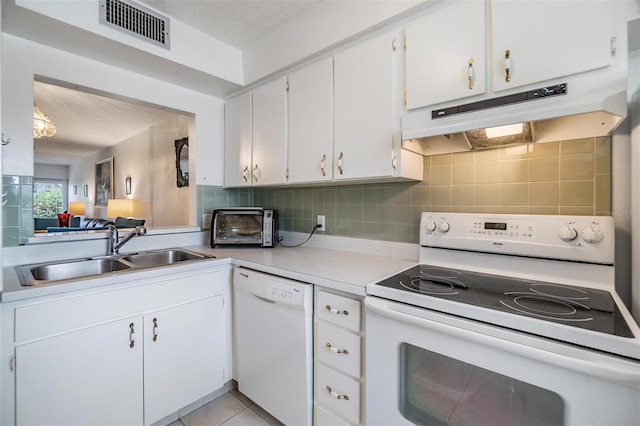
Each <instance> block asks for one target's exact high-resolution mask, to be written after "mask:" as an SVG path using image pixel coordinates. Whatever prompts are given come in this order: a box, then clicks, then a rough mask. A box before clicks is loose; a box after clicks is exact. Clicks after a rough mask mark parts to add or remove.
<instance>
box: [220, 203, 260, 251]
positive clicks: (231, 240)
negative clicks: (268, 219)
mask: <svg viewBox="0 0 640 426" xmlns="http://www.w3.org/2000/svg"><path fill="white" fill-rule="evenodd" d="M213 226H214V241H213V243H214V244H255V245H260V244H262V213H261V212H257V211H256V212H246V211H224V212H217V213H216V217H215V219H214V223H213Z"/></svg>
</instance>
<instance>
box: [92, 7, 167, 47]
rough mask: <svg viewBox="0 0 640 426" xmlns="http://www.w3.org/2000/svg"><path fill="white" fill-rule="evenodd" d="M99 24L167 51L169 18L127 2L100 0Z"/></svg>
mask: <svg viewBox="0 0 640 426" xmlns="http://www.w3.org/2000/svg"><path fill="white" fill-rule="evenodd" d="M100 23H101V24H105V25H109V26H112V27H115V28H118V29H119V30H121V31H125V32H126V33H127V34H134V35H136V36H138V37H139V38H141V39H144V40H146V41H150V42H152V43H153V44H155V45H158V46H162V47H164V48H166V49H169V48H170V46H169V18H167V17H166V16H163V15H161V14H159V13H157V12H154V11H152V10H150V9H147V8H146V7H144V6H140V5H138V4H136V3H134V2H132V1H129V0H100Z"/></svg>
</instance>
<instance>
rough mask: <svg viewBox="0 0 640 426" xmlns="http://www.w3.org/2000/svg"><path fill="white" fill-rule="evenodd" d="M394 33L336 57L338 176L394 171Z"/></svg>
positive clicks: (360, 175) (336, 177)
mask: <svg viewBox="0 0 640 426" xmlns="http://www.w3.org/2000/svg"><path fill="white" fill-rule="evenodd" d="M393 40H394V39H393V34H391V33H385V34H383V35H380V36H377V37H374V38H371V39H369V40H366V41H364V42H362V43H359V44H357V45H355V46H353V47H351V48H348V49H346V50H343V51H341V52H338V53H337V54H336V55H335V57H334V150H333V154H334V159H333V163H334V178H335V179H336V180H342V179H358V178H370V177H382V176H391V175H393V164H392V160H393V142H394V136H395V132H396V129H395V124H396V123H395V120H394V117H395V112H396V111H398V110H397V106H396V105H395V103H394V96H393V95H394V90H393V89H394V80H393V70H394V46H393Z"/></svg>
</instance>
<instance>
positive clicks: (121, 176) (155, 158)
mask: <svg viewBox="0 0 640 426" xmlns="http://www.w3.org/2000/svg"><path fill="white" fill-rule="evenodd" d="M188 129H189V118H188V117H187V116H182V115H176V116H175V118H174V119H172V120H169V121H166V122H164V123H160V124H158V125H156V126H153V127H152V128H150V129H147V130H146V131H144V132H142V133H140V134H138V135H135V136H133V137H131V138H129V139H126V140H124V141H122V142H120V143H118V144H116V145H114V146H112V147H110V148H106V149H103V150H101V151H100V152H98V153H97V154H94V155H91V156H88V157H86V158H84V159H82V160H80V161H77V162H76V163H74V164H73V165H71V166H70V167H69V187H70V188H71V187H73V185H77V186H78V194H75V195H74V194H73V193H72V191H70V194H69V200H70V201H82V202H84V203H85V204H86V208H87V214H86V215H87V216H90V217H101V218H106V217H107V216H106V214H107V212H106V209H105V208H104V207H101V206H95V205H94V203H95V163H96V162H98V161H102V160H105V159H107V158H110V157H112V158H113V188H114V197H115V198H131V199H134V200H136V201H138V203H137V205H138V208H139V210H138V211H137V212H136V213H135V215H134V216H135V217H137V218H144V219H146V223H145V226H148V227H161V226H187V225H189V214H188V212H189V209H188V208H187V206H188V205H189V188H188V187H183V188H178V187H177V185H176V168H175V145H174V141H175V140H176V139H182V138H183V137H185V136H187V134H188ZM127 176H130V177H131V195H126V193H125V179H126V177H127ZM84 185H88V186H89V194H88V195H89V196H88V197H86V198H85V197H84V193H83V189H82V188H83V186H84Z"/></svg>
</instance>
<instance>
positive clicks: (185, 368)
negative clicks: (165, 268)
mask: <svg viewBox="0 0 640 426" xmlns="http://www.w3.org/2000/svg"><path fill="white" fill-rule="evenodd" d="M221 324H224V310H223V300H222V296H211V297H208V298H205V299H202V300H198V301H195V302H191V303H185V304H183V305H179V306H175V307H171V308H168V309H164V310H161V311H158V312H154V313H150V314H147V315H145V316H144V419H145V424H152V423H154V422H156V421H158V420H160V419H162V418H164V417H166V416H168V415H170V414H172V413H174V412H176V411H178V410H179V409H181V408H182V407H185V406H187V405H188V404H190V403H192V402H194V401H196V400H198V399H199V398H202V397H203V396H205V395H207V394H209V393H210V392H211V391H212V390H214V389H218V388H220V387H222V385H223V384H224V383H223V378H222V374H221V369H222V368H223V365H224V353H223V352H221V351H220V350H219V348H220V347H221V346H222V343H223V342H224V341H225V336H224V327H220V325H221Z"/></svg>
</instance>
